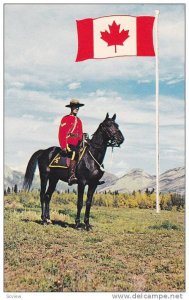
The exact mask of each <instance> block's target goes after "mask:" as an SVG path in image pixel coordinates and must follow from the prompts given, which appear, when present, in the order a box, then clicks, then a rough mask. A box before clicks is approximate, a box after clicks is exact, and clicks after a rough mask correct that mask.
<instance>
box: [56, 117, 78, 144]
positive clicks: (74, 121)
mask: <svg viewBox="0 0 189 300" xmlns="http://www.w3.org/2000/svg"><path fill="white" fill-rule="evenodd" d="M58 138H59V143H60V147H61V148H62V149H64V148H66V146H67V144H70V145H74V146H77V145H78V143H80V142H81V141H82V138H83V128H82V122H81V120H80V119H79V118H78V117H76V116H73V115H67V116H65V117H63V118H62V120H61V123H60V127H59V135H58Z"/></svg>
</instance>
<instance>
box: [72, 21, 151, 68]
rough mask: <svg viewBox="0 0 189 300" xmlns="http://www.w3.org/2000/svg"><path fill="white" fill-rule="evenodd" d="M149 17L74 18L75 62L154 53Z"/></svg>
mask: <svg viewBox="0 0 189 300" xmlns="http://www.w3.org/2000/svg"><path fill="white" fill-rule="evenodd" d="M154 19H155V17H153V16H137V17H135V16H129V15H115V16H107V17H100V18H96V19H92V18H88V19H83V20H77V32H78V52H77V57H76V62H78V61H83V60H86V59H93V58H96V59H98V58H99V59H100V58H109V57H116V56H126V55H128V56H155V52H154V43H153V25H154Z"/></svg>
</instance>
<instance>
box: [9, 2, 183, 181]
mask: <svg viewBox="0 0 189 300" xmlns="http://www.w3.org/2000/svg"><path fill="white" fill-rule="evenodd" d="M156 9H159V10H160V15H159V76H160V82H159V112H160V125H159V130H160V153H159V155H160V173H162V172H164V171H166V170H168V169H171V168H175V167H182V166H184V165H185V5H184V4H84V3H83V4H5V6H4V162H5V164H6V165H8V166H9V167H11V168H12V169H15V170H18V171H25V168H26V165H27V162H28V160H29V158H30V156H31V155H32V154H33V153H34V152H35V151H37V150H38V149H46V148H48V147H50V146H58V145H59V143H58V127H59V124H60V120H61V118H62V116H63V115H65V114H68V113H69V109H68V108H66V107H65V105H66V104H68V103H69V101H70V99H71V98H77V99H79V100H80V102H82V103H85V106H84V107H82V108H81V109H80V111H79V115H78V116H79V117H80V118H81V119H82V121H83V127H84V132H88V133H89V135H90V136H91V134H93V133H94V131H95V130H96V129H97V127H98V125H99V124H100V122H102V121H103V119H104V118H105V116H106V113H107V112H108V113H109V114H110V116H113V114H114V113H116V115H117V118H116V121H117V123H118V124H119V126H120V129H121V131H122V133H123V135H124V137H125V141H124V143H123V144H122V145H121V147H120V148H116V149H114V152H113V156H112V153H111V149H108V151H107V153H106V157H105V160H104V166H105V169H106V171H108V172H111V173H114V174H115V175H117V176H123V175H124V174H125V173H127V172H128V171H130V170H131V169H133V168H141V169H143V170H145V171H146V172H148V173H149V174H151V175H154V174H155V173H156V158H155V150H156V138H155V128H156V119H155V57H134V56H133V57H117V58H109V59H101V60H86V61H83V62H75V59H76V55H77V46H78V45H77V43H78V41H77V28H76V20H80V19H85V18H89V17H90V18H97V17H100V16H107V15H116V14H121V15H123V14H125V15H133V16H142V15H154V14H155V10H156Z"/></svg>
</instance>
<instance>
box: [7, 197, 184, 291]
mask: <svg viewBox="0 0 189 300" xmlns="http://www.w3.org/2000/svg"><path fill="white" fill-rule="evenodd" d="M31 203H32V202H31ZM83 212H84V209H83ZM75 213H76V205H74V204H73V203H67V204H63V203H58V204H57V203H53V201H52V203H51V219H52V221H53V224H51V225H48V226H43V225H41V224H40V207H39V200H37V199H35V201H33V204H32V205H31V204H30V207H27V205H26V206H25V204H23V203H21V202H20V201H19V195H18V196H17V201H16V202H15V203H14V205H11V203H10V201H9V202H7V204H6V205H5V214H4V216H5V218H4V281H5V282H4V291H5V292H25V291H27V292H63V291H69V292H74V291H86V292H94V291H101V292H104V291H112V292H115V291H119V292H121V291H124V292H148V291H151V292H178V291H180V292H183V291H184V289H185V278H184V277H185V271H184V266H185V245H184V212H179V211H175V210H173V211H161V212H160V214H157V213H156V212H155V210H151V209H137V208H135V209H132V208H113V207H98V206H93V207H92V209H91V224H92V225H93V226H94V227H93V230H92V231H90V232H87V231H85V230H76V229H75V228H74V219H75ZM82 217H83V215H82Z"/></svg>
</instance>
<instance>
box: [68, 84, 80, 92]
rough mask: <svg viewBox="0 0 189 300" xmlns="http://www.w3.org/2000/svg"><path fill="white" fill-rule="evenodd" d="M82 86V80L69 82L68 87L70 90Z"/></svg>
mask: <svg viewBox="0 0 189 300" xmlns="http://www.w3.org/2000/svg"><path fill="white" fill-rule="evenodd" d="M80 86H81V83H80V82H72V83H70V84H68V88H69V89H70V90H76V89H78V88H80Z"/></svg>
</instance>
